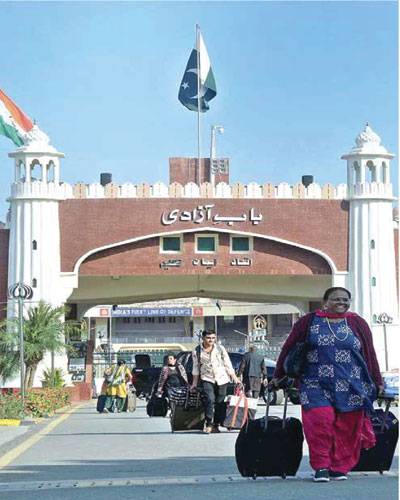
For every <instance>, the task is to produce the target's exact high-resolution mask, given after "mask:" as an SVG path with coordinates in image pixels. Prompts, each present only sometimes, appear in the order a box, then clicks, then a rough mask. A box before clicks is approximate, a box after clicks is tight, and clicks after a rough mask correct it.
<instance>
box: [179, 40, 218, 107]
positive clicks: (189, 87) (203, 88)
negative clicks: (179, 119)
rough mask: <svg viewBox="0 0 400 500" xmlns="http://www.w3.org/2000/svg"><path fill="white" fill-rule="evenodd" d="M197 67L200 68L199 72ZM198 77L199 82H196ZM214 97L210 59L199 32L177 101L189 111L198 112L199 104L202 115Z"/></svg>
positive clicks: (215, 92)
mask: <svg viewBox="0 0 400 500" xmlns="http://www.w3.org/2000/svg"><path fill="white" fill-rule="evenodd" d="M198 56H199V57H198ZM198 66H200V71H199V68H198ZM198 75H199V80H200V81H199V82H198V81H197V77H198ZM198 83H199V87H200V99H199V98H198ZM216 95H217V87H216V85H215V79H214V75H213V71H212V69H211V64H210V58H209V57H208V53H207V49H206V46H205V44H204V40H203V37H202V36H201V33H200V32H199V34H198V41H197V44H196V48H195V49H193V50H192V53H191V54H190V57H189V61H188V63H187V66H186V71H185V74H184V75H183V78H182V82H181V86H180V88H179V94H178V99H179V100H180V102H181V103H182V104H183V105H184V106H186V107H187V108H188V109H190V110H191V111H198V109H199V103H200V111H201V112H202V113H204V112H206V111H208V110H209V109H210V107H209V105H208V103H209V102H210V101H211V99H213V98H214V97H215V96H216Z"/></svg>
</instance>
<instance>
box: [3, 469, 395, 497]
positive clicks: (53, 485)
mask: <svg viewBox="0 0 400 500" xmlns="http://www.w3.org/2000/svg"><path fill="white" fill-rule="evenodd" d="M366 476H367V477H382V478H383V479H386V478H389V477H390V478H398V471H390V472H385V473H384V475H383V476H381V475H380V474H379V473H377V472H353V473H351V477H352V478H360V477H366ZM311 478H312V473H311V472H300V473H298V474H297V475H296V476H295V477H287V478H286V479H285V480H283V479H282V478H281V477H258V478H257V479H256V481H254V480H253V479H252V478H250V477H242V476H240V475H239V474H231V475H226V474H224V475H222V474H221V475H213V476H206V475H204V476H179V477H178V476H171V477H146V478H115V479H112V478H110V479H80V480H72V479H70V480H61V481H29V482H20V481H18V482H14V483H1V491H2V492H7V491H38V490H55V489H71V488H73V489H81V488H105V487H123V486H163V485H194V484H199V485H205V484H215V483H220V484H222V483H225V484H227V483H248V482H254V483H255V482H258V483H259V482H266V481H267V482H276V481H290V482H291V481H296V482H298V481H311Z"/></svg>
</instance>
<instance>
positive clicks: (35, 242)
mask: <svg viewBox="0 0 400 500" xmlns="http://www.w3.org/2000/svg"><path fill="white" fill-rule="evenodd" d="M32 250H37V241H36V240H33V241H32Z"/></svg>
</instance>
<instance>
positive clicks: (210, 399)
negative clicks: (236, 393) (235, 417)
mask: <svg viewBox="0 0 400 500" xmlns="http://www.w3.org/2000/svg"><path fill="white" fill-rule="evenodd" d="M216 340H217V336H216V334H215V332H214V331H213V330H204V331H203V332H202V342H201V345H199V346H197V347H196V349H195V350H194V351H193V352H192V356H193V370H192V375H193V382H192V385H191V387H190V389H191V390H192V391H193V390H196V388H197V384H198V382H200V386H201V388H202V390H203V391H204V394H205V396H206V398H205V400H204V409H205V414H206V427H205V430H204V432H205V433H206V434H210V433H214V432H220V430H219V427H218V426H219V425H221V424H222V423H223V419H224V399H225V396H226V390H227V387H228V383H229V381H230V380H231V379H232V380H233V381H234V382H235V383H236V384H240V380H239V379H238V377H237V376H236V373H235V370H234V369H233V367H232V363H231V360H230V359H229V356H228V353H227V352H226V349H225V347H223V346H222V345H219V344H217V343H216Z"/></svg>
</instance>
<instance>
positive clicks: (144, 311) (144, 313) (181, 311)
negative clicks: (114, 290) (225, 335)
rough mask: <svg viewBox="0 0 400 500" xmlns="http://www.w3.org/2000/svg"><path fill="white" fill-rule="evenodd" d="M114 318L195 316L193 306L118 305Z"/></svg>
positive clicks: (113, 311) (113, 312)
mask: <svg viewBox="0 0 400 500" xmlns="http://www.w3.org/2000/svg"><path fill="white" fill-rule="evenodd" d="M111 316H112V317H113V318H132V317H133V318H135V317H149V316H153V317H154V316H193V314H192V308H191V307H160V308H158V307H116V308H115V309H112V311H111Z"/></svg>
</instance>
